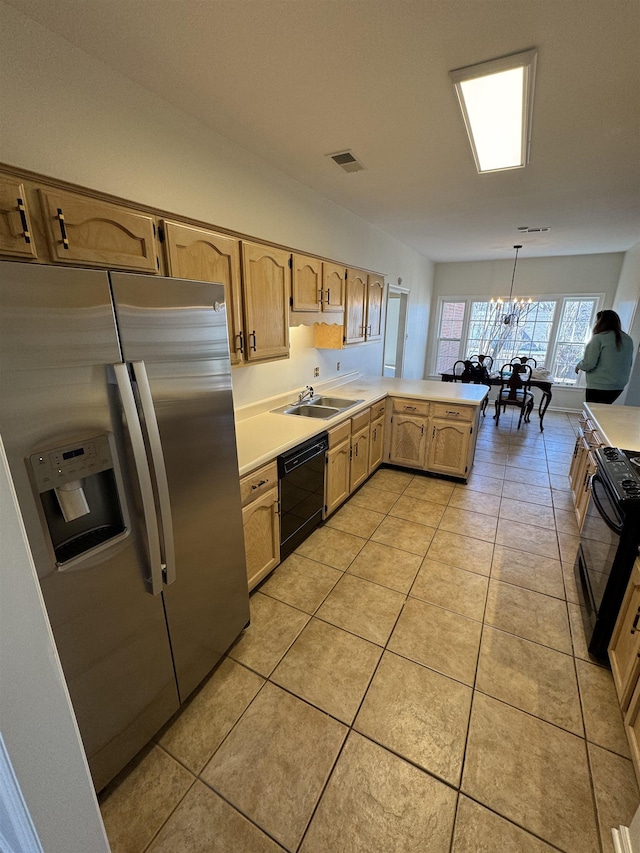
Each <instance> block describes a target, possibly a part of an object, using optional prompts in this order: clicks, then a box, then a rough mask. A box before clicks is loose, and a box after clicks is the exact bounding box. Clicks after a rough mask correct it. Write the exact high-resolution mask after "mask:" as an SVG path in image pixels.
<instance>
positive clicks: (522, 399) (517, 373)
mask: <svg viewBox="0 0 640 853" xmlns="http://www.w3.org/2000/svg"><path fill="white" fill-rule="evenodd" d="M495 405H496V413H495V415H494V420H495V422H496V426H498V424H499V423H500V409H502V411H503V412H504V411H505V410H506V408H507V406H517V407H518V408H519V409H520V417H519V418H518V429H520V424H521V423H522V420H523V419H524V422H525V423H527V424H528V423H529V419H530V417H531V412H532V411H533V394H532V393H531V367H530V365H528V364H522V363H521V362H520V361H512V362H510V363H509V364H505V365H503V366H502V368H501V369H500V390H499V391H498V396H497V397H496V403H495Z"/></svg>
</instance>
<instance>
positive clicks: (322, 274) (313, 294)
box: [291, 254, 346, 314]
mask: <svg viewBox="0 0 640 853" xmlns="http://www.w3.org/2000/svg"><path fill="white" fill-rule="evenodd" d="M292 272H293V281H292V288H291V290H292V299H291V310H292V311H305V312H306V311H309V312H313V313H314V314H319V313H320V312H322V313H323V314H326V313H333V314H337V313H342V312H343V311H344V282H345V278H346V270H345V268H344V267H341V266H338V265H337V264H332V263H328V262H327V261H321V260H319V259H318V258H310V257H307V256H306V255H295V254H294V256H293V271H292Z"/></svg>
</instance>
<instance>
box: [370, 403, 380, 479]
mask: <svg viewBox="0 0 640 853" xmlns="http://www.w3.org/2000/svg"><path fill="white" fill-rule="evenodd" d="M383 450H384V415H382V416H381V417H379V418H377V419H376V420H375V421H371V427H370V433H369V473H372V472H373V471H375V469H376V468H377V467H378V465H380V463H381V462H382V453H383Z"/></svg>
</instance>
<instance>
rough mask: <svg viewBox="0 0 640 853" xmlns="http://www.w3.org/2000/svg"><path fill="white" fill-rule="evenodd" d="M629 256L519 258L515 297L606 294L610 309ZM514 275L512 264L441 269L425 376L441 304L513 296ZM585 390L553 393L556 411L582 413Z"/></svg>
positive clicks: (478, 263)
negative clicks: (441, 301) (445, 300)
mask: <svg viewBox="0 0 640 853" xmlns="http://www.w3.org/2000/svg"><path fill="white" fill-rule="evenodd" d="M623 260H624V254H622V253H620V252H616V253H607V254H594V255H568V256H560V257H552V258H526V257H525V258H523V257H522V256H521V255H520V257H519V258H518V265H517V268H516V277H515V284H514V290H513V292H514V296H529V295H545V294H549V295H551V294H565V293H567V294H571V293H587V294H588V293H594V294H604V302H603V306H602V307H603V308H611V306H612V305H613V300H614V297H615V294H616V289H617V287H618V281H619V279H620V272H621V269H622V264H623ZM512 274H513V256H512V257H511V259H510V260H499V261H471V262H461V263H448V264H436V268H435V279H434V287H433V311H432V313H431V323H430V334H429V342H430V346H429V350H428V352H427V364H426V370H425V375H427V374H428V373H429V372H430V371H432V370H433V369H435V362H434V361H433V352H432V349H433V342H434V341H435V339H436V335H437V322H438V318H437V305H438V300H439V299H442V298H445V297H446V298H451V297H454V296H456V297H467V296H502V297H505V296H508V295H509V288H510V286H511V276H512ZM583 401H584V389H580V388H575V389H574V388H554V390H553V402H552V405H553V407H554V408H560V409H569V410H578V409H579V408H580V406H581V405H582V403H583Z"/></svg>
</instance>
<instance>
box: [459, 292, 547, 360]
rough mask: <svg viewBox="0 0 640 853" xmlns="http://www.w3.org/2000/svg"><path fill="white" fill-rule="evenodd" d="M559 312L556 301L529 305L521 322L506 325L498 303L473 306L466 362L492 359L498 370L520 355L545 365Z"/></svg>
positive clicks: (474, 303)
mask: <svg viewBox="0 0 640 853" xmlns="http://www.w3.org/2000/svg"><path fill="white" fill-rule="evenodd" d="M555 310H556V302H555V301H551V300H550V301H545V302H528V303H526V304H525V307H524V309H523V314H522V315H521V318H520V322H519V323H518V324H510V325H505V324H504V323H503V322H502V313H501V312H500V311H498V310H497V309H496V305H495V303H491V302H475V301H474V302H472V303H471V315H470V322H469V333H468V335H467V346H466V355H465V358H469V357H470V356H472V355H490V356H491V357H492V358H493V369H494V370H500V368H501V367H502V365H503V364H508V362H510V361H511V359H512V358H514V357H515V356H517V355H526V356H531V357H532V358H534V359H535V360H536V362H537V364H540V365H542V364H545V362H546V360H547V350H548V348H549V340H550V337H551V327H552V325H553V317H554V313H555Z"/></svg>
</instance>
